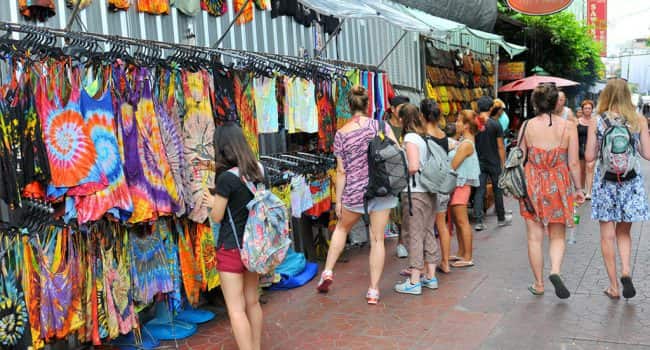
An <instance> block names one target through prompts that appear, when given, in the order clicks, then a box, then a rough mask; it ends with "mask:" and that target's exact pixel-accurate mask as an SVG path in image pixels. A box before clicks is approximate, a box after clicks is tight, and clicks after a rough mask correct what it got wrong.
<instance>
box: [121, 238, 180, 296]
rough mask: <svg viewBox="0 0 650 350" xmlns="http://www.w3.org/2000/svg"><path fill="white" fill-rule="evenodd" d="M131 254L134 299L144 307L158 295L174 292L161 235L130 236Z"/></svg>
mask: <svg viewBox="0 0 650 350" xmlns="http://www.w3.org/2000/svg"><path fill="white" fill-rule="evenodd" d="M129 242H130V245H131V254H132V256H133V261H132V264H131V278H132V279H133V285H134V286H138V288H134V289H133V299H134V301H135V302H137V303H139V304H143V305H147V304H150V303H151V302H152V301H153V298H154V296H155V295H156V294H158V293H169V292H173V290H174V289H173V288H174V281H173V280H172V276H171V273H170V272H169V269H168V268H167V265H166V263H165V247H164V246H163V245H162V241H161V239H160V234H159V233H158V232H156V231H154V232H151V233H150V232H147V233H145V234H144V236H139V235H137V234H133V233H132V232H131V234H130V235H129Z"/></svg>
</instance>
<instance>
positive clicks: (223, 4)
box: [201, 0, 228, 17]
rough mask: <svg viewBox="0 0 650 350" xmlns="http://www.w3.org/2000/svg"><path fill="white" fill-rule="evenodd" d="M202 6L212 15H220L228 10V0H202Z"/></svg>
mask: <svg viewBox="0 0 650 350" xmlns="http://www.w3.org/2000/svg"><path fill="white" fill-rule="evenodd" d="M201 8H202V9H203V11H206V12H207V13H208V14H210V15H212V16H216V17H220V16H222V15H224V14H225V13H226V12H228V1H226V0H201Z"/></svg>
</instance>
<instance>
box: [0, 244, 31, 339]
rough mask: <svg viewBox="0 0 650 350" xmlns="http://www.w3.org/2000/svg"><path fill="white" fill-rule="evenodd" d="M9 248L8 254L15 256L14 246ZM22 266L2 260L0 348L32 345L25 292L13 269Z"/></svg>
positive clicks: (18, 245) (0, 274) (15, 269)
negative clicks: (8, 264)
mask: <svg viewBox="0 0 650 350" xmlns="http://www.w3.org/2000/svg"><path fill="white" fill-rule="evenodd" d="M17 247H20V244H16V245H15V246H13V247H11V248H9V249H10V250H11V251H10V252H8V253H9V255H10V256H16V253H17V252H16V248H17ZM22 269H23V268H22V266H21V265H19V264H18V263H17V262H16V261H13V262H12V264H11V265H10V266H7V265H6V264H5V261H4V259H3V260H2V268H1V269H0V348H2V349H28V348H29V347H31V346H32V334H31V332H30V323H29V312H28V309H27V304H26V303H25V294H24V293H23V288H22V286H21V284H20V282H19V278H20V276H19V275H17V274H16V273H15V272H14V271H20V270H22Z"/></svg>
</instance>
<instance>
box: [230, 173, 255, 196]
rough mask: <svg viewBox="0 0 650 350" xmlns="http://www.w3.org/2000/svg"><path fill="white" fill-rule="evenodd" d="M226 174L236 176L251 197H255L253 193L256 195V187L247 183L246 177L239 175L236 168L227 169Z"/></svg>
mask: <svg viewBox="0 0 650 350" xmlns="http://www.w3.org/2000/svg"><path fill="white" fill-rule="evenodd" d="M228 172H229V173H231V174H233V175H235V176H237V177H238V178H239V179H240V180H241V181H242V182H243V183H244V186H246V188H248V190H249V191H251V193H252V194H253V196H254V195H255V193H257V186H255V184H254V183H252V182H250V181H248V180H247V179H246V177H244V176H241V175H239V168H237V167H234V168H230V169H228Z"/></svg>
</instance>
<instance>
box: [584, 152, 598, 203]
mask: <svg viewBox="0 0 650 350" xmlns="http://www.w3.org/2000/svg"><path fill="white" fill-rule="evenodd" d="M595 167H596V162H595V161H593V162H588V163H587V164H586V166H585V168H586V169H585V173H586V174H585V192H586V193H587V196H589V197H591V188H592V186H593V184H594V168H595Z"/></svg>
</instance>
